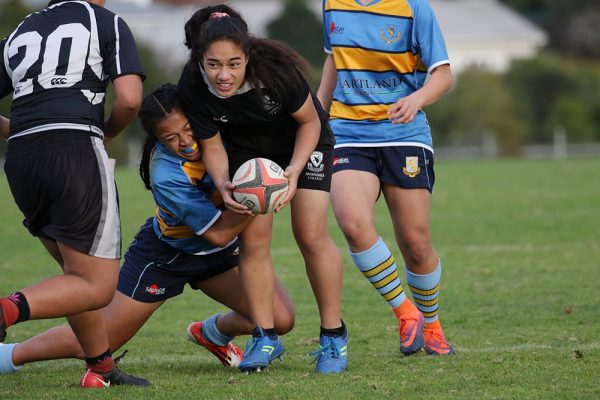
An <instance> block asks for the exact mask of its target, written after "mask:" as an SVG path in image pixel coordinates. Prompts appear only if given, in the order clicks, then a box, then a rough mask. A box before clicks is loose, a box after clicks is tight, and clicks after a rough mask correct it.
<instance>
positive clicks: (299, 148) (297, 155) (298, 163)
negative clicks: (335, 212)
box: [275, 93, 321, 212]
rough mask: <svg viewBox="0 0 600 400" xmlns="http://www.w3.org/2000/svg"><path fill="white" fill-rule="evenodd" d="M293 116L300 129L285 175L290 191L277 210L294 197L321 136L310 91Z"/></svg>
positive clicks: (319, 123)
mask: <svg viewBox="0 0 600 400" xmlns="http://www.w3.org/2000/svg"><path fill="white" fill-rule="evenodd" d="M292 117H294V119H295V120H296V122H298V130H297V132H296V141H295V143H294V152H293V154H292V159H291V160H290V165H288V166H287V168H286V169H285V172H284V175H285V177H286V178H287V179H288V192H287V194H286V195H285V197H284V198H283V200H282V201H281V204H280V205H279V206H278V207H277V208H276V209H275V212H278V211H279V210H281V208H282V207H283V206H285V205H286V204H287V203H289V202H290V200H291V199H292V197H294V194H295V193H296V187H297V185H298V177H299V176H300V173H301V172H302V170H303V169H304V166H305V165H306V163H307V162H308V158H309V157H310V155H311V154H312V152H313V151H314V150H315V147H317V143H319V136H320V135H321V121H320V120H319V115H318V114H317V110H316V109H315V105H314V103H313V99H312V96H311V95H310V93H309V94H308V96H307V98H306V101H305V102H304V104H303V105H302V107H300V108H299V109H298V111H296V112H295V113H293V114H292Z"/></svg>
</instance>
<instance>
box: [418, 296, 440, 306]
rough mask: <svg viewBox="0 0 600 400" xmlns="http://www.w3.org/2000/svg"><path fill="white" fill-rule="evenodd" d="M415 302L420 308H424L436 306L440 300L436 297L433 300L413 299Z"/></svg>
mask: <svg viewBox="0 0 600 400" xmlns="http://www.w3.org/2000/svg"><path fill="white" fill-rule="evenodd" d="M413 299H414V300H415V303H416V304H418V305H420V306H424V307H431V306H434V305H436V304H437V303H438V300H439V298H438V297H436V298H435V299H433V300H421V299H417V298H416V297H415V298H413Z"/></svg>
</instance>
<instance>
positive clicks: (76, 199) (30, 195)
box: [4, 131, 121, 259]
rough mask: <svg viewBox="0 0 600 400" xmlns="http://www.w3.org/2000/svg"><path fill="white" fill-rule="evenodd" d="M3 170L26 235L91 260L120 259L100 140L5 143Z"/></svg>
mask: <svg viewBox="0 0 600 400" xmlns="http://www.w3.org/2000/svg"><path fill="white" fill-rule="evenodd" d="M4 171H5V172H6V177H7V179H8V183H9V186H10V190H11V192H12V194H13V197H14V199H15V202H16V203H17V206H18V207H19V209H20V210H21V212H22V213H23V215H24V216H25V220H24V221H23V224H24V225H25V227H26V228H27V229H28V230H29V232H30V233H31V234H32V235H34V236H38V237H43V238H47V239H52V240H54V241H56V242H59V243H63V244H66V245H67V246H70V247H72V248H74V249H75V250H78V251H80V252H82V253H85V254H89V255H91V256H95V257H101V258H109V259H118V258H120V257H121V224H120V221H119V201H118V195H117V187H116V185H115V179H114V164H113V163H112V162H111V160H109V159H108V156H107V155H106V151H105V150H104V144H103V143H102V139H100V138H98V137H95V136H90V135H89V132H80V131H52V132H46V133H39V134H32V135H28V136H23V137H18V138H14V139H10V140H9V141H8V148H7V151H6V163H5V165H4Z"/></svg>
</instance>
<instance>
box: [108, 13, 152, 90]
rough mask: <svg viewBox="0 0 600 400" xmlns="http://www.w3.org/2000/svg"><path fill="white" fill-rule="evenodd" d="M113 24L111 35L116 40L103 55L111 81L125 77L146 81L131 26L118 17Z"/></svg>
mask: <svg viewBox="0 0 600 400" xmlns="http://www.w3.org/2000/svg"><path fill="white" fill-rule="evenodd" d="M113 22H114V23H113V24H112V26H113V29H112V32H111V34H112V35H113V36H114V39H113V40H110V41H109V46H108V48H107V51H106V54H104V55H103V59H104V69H105V71H106V73H107V74H108V76H110V79H111V80H115V79H116V78H118V77H120V76H123V75H140V76H141V77H142V79H144V78H145V75H144V69H143V67H142V62H141V60H140V56H139V54H138V51H137V48H136V45H135V40H134V38H133V34H132V33H131V30H130V29H129V26H127V23H125V21H124V20H123V19H122V18H120V17H119V16H118V15H114V16H113Z"/></svg>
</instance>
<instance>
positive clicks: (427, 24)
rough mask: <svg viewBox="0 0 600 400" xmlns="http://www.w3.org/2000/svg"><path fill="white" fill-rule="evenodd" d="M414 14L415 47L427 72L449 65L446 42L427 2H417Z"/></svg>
mask: <svg viewBox="0 0 600 400" xmlns="http://www.w3.org/2000/svg"><path fill="white" fill-rule="evenodd" d="M414 13H415V39H416V47H417V49H418V52H419V53H420V54H421V60H422V61H423V63H424V64H425V66H426V67H427V71H428V72H431V70H432V69H433V68H435V67H437V66H439V65H442V64H449V63H450V61H449V59H448V52H447V50H446V42H445V41H444V36H443V35H442V30H441V29H440V26H439V24H438V22H437V19H436V17H435V14H434V12H433V9H432V8H431V5H430V4H429V2H428V1H417V2H416V7H415V8H414Z"/></svg>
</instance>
